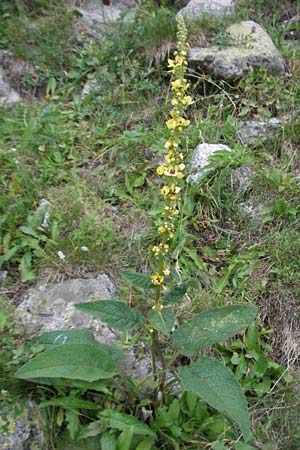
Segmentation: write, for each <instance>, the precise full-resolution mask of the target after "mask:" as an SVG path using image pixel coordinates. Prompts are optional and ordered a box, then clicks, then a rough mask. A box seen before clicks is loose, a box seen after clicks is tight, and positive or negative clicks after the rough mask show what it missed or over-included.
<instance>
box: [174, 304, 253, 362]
mask: <svg viewBox="0 0 300 450" xmlns="http://www.w3.org/2000/svg"><path fill="white" fill-rule="evenodd" d="M255 316H256V309H255V308H254V307H253V306H249V305H233V306H225V307H223V308H215V309H209V310H208V311H205V312H203V313H201V314H198V315H196V316H194V317H193V318H192V319H191V320H190V321H189V322H188V323H185V324H183V325H181V326H179V327H178V328H177V330H176V331H175V332H174V334H173V345H174V347H175V348H176V349H178V350H179V351H180V352H181V353H182V354H183V355H186V356H193V355H196V354H197V353H199V352H200V351H201V350H204V349H205V348H207V347H210V346H211V345H213V344H216V343H217V342H222V341H225V339H228V338H230V337H232V336H234V335H235V334H237V333H240V332H241V331H243V330H244V329H245V328H247V326H248V325H250V323H251V322H253V320H254V319H255Z"/></svg>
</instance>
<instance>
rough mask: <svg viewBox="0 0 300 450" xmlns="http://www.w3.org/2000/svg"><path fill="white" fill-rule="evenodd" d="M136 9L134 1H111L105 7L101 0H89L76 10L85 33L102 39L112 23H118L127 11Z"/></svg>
mask: <svg viewBox="0 0 300 450" xmlns="http://www.w3.org/2000/svg"><path fill="white" fill-rule="evenodd" d="M134 7H136V4H135V3H134V2H133V0H119V1H115V2H114V1H111V4H110V5H104V4H103V3H102V1H101V0H87V1H85V2H83V3H82V4H81V5H80V7H78V8H76V9H77V10H78V11H79V13H80V14H81V16H82V17H81V19H80V23H81V24H82V26H83V28H84V29H85V31H86V32H87V33H88V34H90V35H91V36H93V37H95V38H98V39H99V38H100V39H101V38H102V33H103V31H105V29H106V27H107V26H109V25H110V24H111V23H113V22H116V21H117V20H118V19H119V18H120V17H121V15H122V14H123V13H124V11H125V10H127V9H132V8H134Z"/></svg>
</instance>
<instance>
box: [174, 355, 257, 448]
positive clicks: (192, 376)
mask: <svg viewBox="0 0 300 450" xmlns="http://www.w3.org/2000/svg"><path fill="white" fill-rule="evenodd" d="M179 377H180V381H181V383H182V386H183V387H184V388H185V389H187V390H191V391H193V392H196V393H197V394H198V395H200V396H201V397H202V398H203V400H205V401H206V402H207V403H208V404H209V405H210V406H212V407H213V408H215V409H216V410H218V411H219V412H221V413H222V414H224V415H226V416H227V417H228V418H229V419H230V420H232V421H233V422H236V423H238V424H239V426H240V428H241V431H242V433H243V435H244V438H245V440H248V439H249V435H250V420H249V414H248V407H247V401H246V398H245V396H244V393H243V392H242V389H241V387H240V385H239V383H238V381H237V380H236V378H235V376H234V375H233V373H232V372H231V371H230V370H229V369H228V368H227V367H224V366H223V364H222V363H221V362H219V361H218V360H216V359H214V358H209V357H207V356H205V357H202V358H199V359H198V360H197V361H196V362H195V363H194V364H191V365H190V366H186V367H181V368H180V369H179Z"/></svg>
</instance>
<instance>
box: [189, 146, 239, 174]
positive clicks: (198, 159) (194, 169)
mask: <svg viewBox="0 0 300 450" xmlns="http://www.w3.org/2000/svg"><path fill="white" fill-rule="evenodd" d="M218 150H226V151H228V152H231V148H229V147H228V146H227V145H224V144H206V143H205V144H199V145H197V147H196V148H195V149H194V151H193V154H192V157H191V161H190V175H189V176H188V181H191V182H193V183H196V182H197V181H198V180H199V179H200V178H201V176H202V175H204V174H205V173H206V172H207V171H209V170H210V169H209V168H205V166H207V164H209V157H210V156H212V155H213V154H214V153H215V152H216V151H218Z"/></svg>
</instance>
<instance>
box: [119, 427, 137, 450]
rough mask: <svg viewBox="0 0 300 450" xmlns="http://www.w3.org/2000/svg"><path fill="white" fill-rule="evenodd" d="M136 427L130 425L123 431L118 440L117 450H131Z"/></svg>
mask: <svg viewBox="0 0 300 450" xmlns="http://www.w3.org/2000/svg"><path fill="white" fill-rule="evenodd" d="M133 431H134V427H133V426H131V427H128V428H126V430H124V431H122V433H121V434H120V436H119V437H118V440H117V450H130V447H131V442H132V438H133Z"/></svg>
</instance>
